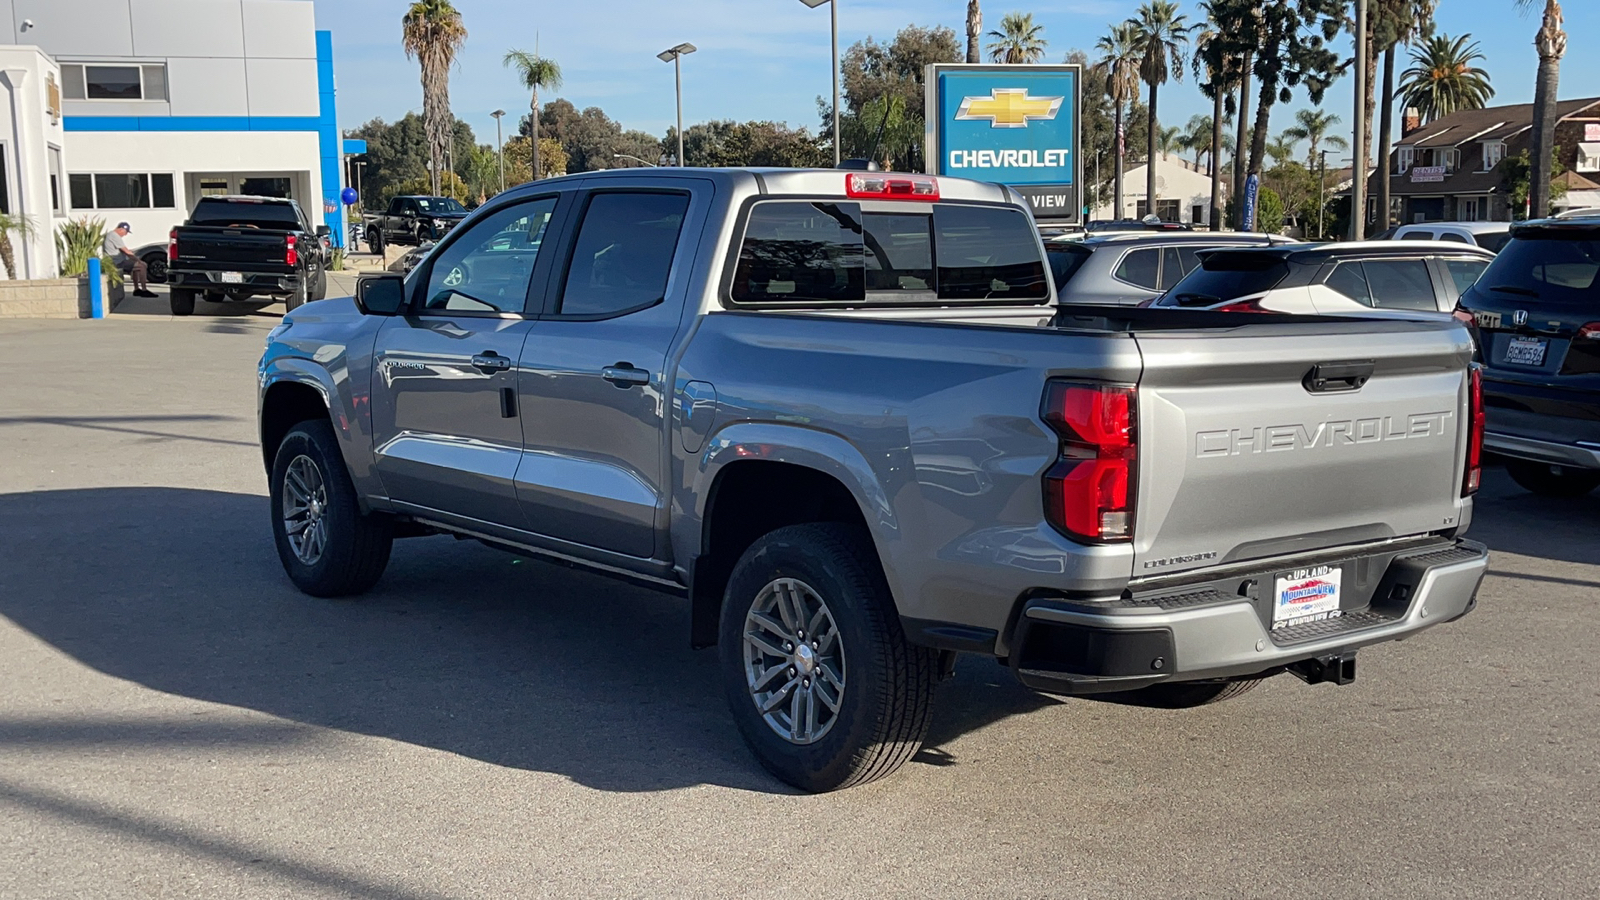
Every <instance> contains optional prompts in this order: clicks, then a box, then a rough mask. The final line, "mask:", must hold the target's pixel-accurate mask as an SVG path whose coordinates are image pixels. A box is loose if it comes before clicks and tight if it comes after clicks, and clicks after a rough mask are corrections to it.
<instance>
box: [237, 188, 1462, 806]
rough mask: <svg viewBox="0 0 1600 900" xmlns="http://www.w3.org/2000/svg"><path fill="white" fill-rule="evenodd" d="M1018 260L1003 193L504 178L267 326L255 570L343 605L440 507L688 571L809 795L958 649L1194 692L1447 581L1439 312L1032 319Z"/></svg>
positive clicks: (772, 748)
mask: <svg viewBox="0 0 1600 900" xmlns="http://www.w3.org/2000/svg"><path fill="white" fill-rule="evenodd" d="M935 260H937V265H935ZM1047 271H1048V270H1047V269H1046V266H1045V260H1044V248H1043V246H1042V242H1041V241H1040V239H1039V237H1038V234H1037V232H1036V231H1035V229H1034V225H1033V221H1032V218H1031V215H1030V213H1029V211H1028V207H1027V204H1026V202H1025V201H1024V200H1023V199H1022V198H1021V197H1020V196H1019V195H1018V194H1016V192H1014V191H1011V190H1009V189H1007V188H1004V187H1001V186H998V185H994V184H986V183H979V182H972V181H964V180H960V179H949V178H934V177H931V176H926V175H900V174H889V173H874V172H845V171H838V170H816V169H811V170H776V169H763V170H759V171H744V170H737V169H679V168H660V169H625V170H613V171H607V172H586V173H584V174H582V175H581V176H574V177H564V178H552V179H548V180H542V181H537V182H532V183H529V184H524V185H520V186H518V187H515V188H513V189H511V190H509V191H506V192H504V193H502V194H499V195H497V196H496V197H494V198H493V199H492V200H490V201H489V202H488V203H486V204H485V205H484V207H483V208H482V209H480V210H478V211H477V212H475V213H474V214H473V215H472V216H471V217H470V218H468V219H467V220H466V221H465V222H463V223H462V224H461V225H460V226H459V227H457V228H456V229H455V230H454V231H452V232H451V233H450V234H448V235H446V236H445V237H444V238H443V239H442V240H441V241H440V242H439V245H438V246H437V247H435V248H434V250H433V252H431V253H429V254H427V256H425V257H424V258H423V259H422V261H421V263H420V264H419V265H418V266H417V268H416V269H415V270H413V271H412V273H411V274H410V275H409V276H406V277H404V278H402V277H401V276H399V275H396V274H380V275H374V276H365V277H363V278H362V280H361V281H360V282H359V284H358V288H357V291H356V296H355V297H354V298H335V299H331V300H326V301H323V302H321V303H315V304H311V305H310V306H307V307H304V308H302V309H299V310H296V311H295V312H293V313H291V314H289V315H288V316H286V317H285V318H284V321H283V323H282V325H281V326H280V327H278V328H276V329H274V330H273V332H272V333H271V336H270V337H269V339H268V343H267V347H266V350H265V353H264V355H263V356H262V359H261V363H260V368H259V372H258V375H259V380H258V384H259V387H260V391H261V393H260V398H259V404H260V405H259V411H260V435H261V447H262V460H263V463H264V465H265V466H266V468H267V470H268V475H269V486H270V494H271V499H270V504H269V507H268V508H269V509H270V511H271V528H272V532H273V540H274V542H275V544H276V548H277V551H278V555H279V558H280V560H281V561H282V564H283V567H284V570H285V572H286V573H287V574H288V576H289V578H290V579H291V580H292V581H293V582H294V583H295V584H296V585H298V586H299V587H300V588H301V589H302V590H303V591H306V592H307V593H310V594H313V595H317V596H340V595H350V594H359V593H361V592H363V591H365V590H367V589H369V588H371V587H372V586H373V584H374V583H376V582H377V580H378V579H379V578H380V577H381V575H382V573H383V571H384V567H385V565H386V564H387V562H388V559H389V555H390V550H391V546H392V543H393V540H394V538H395V537H396V536H400V535H419V534H427V533H444V534H451V535H456V536H458V537H463V538H474V539H477V540H480V541H482V542H484V543H486V544H488V545H490V546H493V547H498V548H501V549H505V550H509V551H512V552H516V553H523V554H530V555H535V556H542V557H546V558H550V559H554V560H556V561H559V562H562V563H565V564H569V565H576V566H582V567H589V568H592V569H594V570H596V571H599V572H603V573H606V574H609V575H612V576H615V577H621V578H627V579H630V580H633V581H635V582H637V583H640V584H644V585H649V586H651V587H655V588H658V589H661V590H664V591H668V592H672V593H676V594H679V595H687V597H688V603H687V604H686V607H687V610H688V613H689V620H690V621H689V629H688V631H689V636H690V641H691V643H692V644H694V645H696V646H717V647H719V648H720V651H721V660H720V676H719V677H720V679H721V682H722V686H723V689H724V691H725V693H726V695H727V699H728V702H729V709H730V711H731V713H732V715H733V717H734V720H735V721H736V722H737V724H738V727H739V729H740V731H741V733H742V734H743V736H744V738H745V741H746V742H747V743H748V745H749V746H750V748H751V749H752V751H753V752H754V754H755V756H756V758H757V759H758V760H759V761H760V762H761V763H762V764H763V765H764V766H766V767H767V768H768V769H769V770H770V771H772V772H773V773H774V774H776V775H777V776H778V777H779V778H782V779H783V780H785V781H787V782H789V783H791V784H794V785H797V786H799V787H801V788H803V789H806V790H812V791H821V790H832V789H836V788H841V787H847V786H850V785H853V784H859V783H862V782H866V781H870V780H873V779H875V778H879V777H882V776H884V775H887V774H889V773H890V772H893V771H894V770H895V769H897V768H898V767H899V766H900V765H902V764H904V763H905V762H906V761H907V760H909V759H910V758H912V756H913V755H914V754H916V753H917V751H918V748H919V746H920V744H921V742H922V739H923V736H924V735H925V734H926V732H927V728H928V723H929V716H930V711H931V709H932V698H933V690H934V686H935V684H936V683H937V682H938V681H939V680H940V678H941V677H942V676H943V675H946V674H948V673H950V672H951V671H952V667H953V665H954V659H955V654H956V653H957V652H972V653H980V654H983V655H985V656H988V657H990V658H994V659H998V660H1000V661H1001V662H1003V663H1006V664H1007V665H1009V666H1010V668H1011V669H1012V671H1013V672H1014V673H1015V674H1016V677H1018V678H1019V679H1020V680H1021V681H1022V682H1023V683H1024V684H1026V685H1029V686H1032V687H1034V688H1037V689H1040V690H1046V691H1052V692H1057V693H1067V694H1079V693H1085V694H1087V693H1095V692H1108V691H1109V692H1117V693H1118V695H1119V696H1122V697H1124V698H1126V699H1127V700H1128V701H1129V702H1138V703H1147V704H1153V705H1160V706H1165V707H1182V706H1195V705H1199V704H1202V703H1209V702H1214V701H1218V700H1223V699H1227V698H1229V697H1233V696H1237V695H1238V694H1240V693H1242V692H1243V691H1245V690H1247V689H1248V688H1249V687H1251V686H1253V685H1255V684H1256V683H1258V682H1259V681H1260V680H1261V679H1264V678H1266V677H1269V676H1272V675H1276V674H1279V673H1283V672H1293V673H1295V674H1296V675H1298V676H1300V677H1302V678H1304V679H1306V680H1308V681H1311V682H1313V683H1318V682H1329V683H1347V682H1348V681H1350V680H1351V679H1353V678H1354V675H1355V653H1356V651H1357V649H1358V648H1361V647H1365V646H1368V645H1371V644H1376V643H1379V642H1384V641H1390V640H1395V639H1399V638H1403V637H1408V636H1410V635H1412V634H1415V633H1416V632H1419V631H1421V630H1423V629H1425V628H1428V627H1431V626H1433V625H1436V624H1438V623H1441V622H1448V621H1451V620H1452V619H1455V618H1458V617H1460V616H1462V615H1464V614H1466V613H1467V612H1469V611H1470V610H1471V609H1472V607H1473V602H1474V595H1475V592H1476V590H1477V586H1478V583H1479V581H1480V580H1481V578H1482V577H1483V574H1484V571H1485V569H1486V567H1487V554H1486V551H1485V550H1484V548H1483V547H1482V546H1481V545H1479V544H1475V543H1472V542H1469V541H1466V540H1464V538H1463V537H1462V529H1463V528H1464V527H1465V525H1466V523H1467V522H1468V521H1469V520H1470V518H1471V509H1472V502H1473V501H1472V498H1471V487H1472V486H1473V485H1474V484H1476V480H1477V475H1476V471H1477V466H1478V465H1479V459H1478V456H1477V449H1476V448H1477V446H1478V444H1477V434H1476V432H1474V431H1472V430H1471V429H1472V427H1473V423H1475V422H1478V421H1480V418H1479V417H1478V416H1477V415H1476V409H1475V408H1474V407H1473V406H1472V403H1473V398H1474V397H1476V396H1478V394H1477V392H1476V391H1475V390H1474V389H1473V388H1474V386H1475V385H1476V384H1477V382H1476V380H1475V378H1474V376H1472V375H1471V373H1470V371H1469V360H1470V356H1471V345H1470V341H1469V339H1468V337H1467V335H1466V333H1465V330H1464V329H1462V328H1461V327H1460V325H1459V324H1457V323H1456V322H1454V321H1451V320H1444V321H1426V320H1415V319H1407V320H1359V319H1348V320H1340V321H1337V322H1332V323H1329V322H1327V321H1325V320H1321V319H1316V320H1312V319H1306V318H1302V317H1295V316H1270V315H1269V316H1230V315H1219V314H1214V313H1205V314H1187V313H1181V312H1176V313H1175V312H1172V311H1167V310H1141V309H1134V308H1122V309H1118V308H1109V307H1098V308H1089V307H1076V308H1073V309H1070V310H1066V311H1061V312H1057V310H1056V308H1055V307H1054V301H1055V292H1054V290H1053V289H1052V287H1051V284H1050V280H1049V277H1048V275H1047ZM1352 380H1360V382H1361V383H1360V384H1359V385H1356V386H1355V387H1352V386H1351V381H1352ZM1284 449H1287V450H1290V451H1292V452H1276V451H1280V450H1284ZM1353 472H1359V473H1361V477H1362V487H1361V489H1360V490H1353V489H1352V488H1351V480H1350V479H1351V473H1353ZM463 575H464V577H470V576H469V575H467V574H466V573H463ZM399 662H402V663H403V661H399ZM1396 690H1398V691H1400V692H1401V693H1404V692H1405V691H1406V687H1405V686H1404V685H1396ZM1060 764H1061V765H1070V764H1071V760H1061V761H1060Z"/></svg>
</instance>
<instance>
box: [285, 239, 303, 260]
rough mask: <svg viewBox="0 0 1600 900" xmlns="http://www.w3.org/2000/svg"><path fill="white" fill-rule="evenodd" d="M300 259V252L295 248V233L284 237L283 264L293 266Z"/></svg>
mask: <svg viewBox="0 0 1600 900" xmlns="http://www.w3.org/2000/svg"><path fill="white" fill-rule="evenodd" d="M299 261H300V253H299V251H297V250H295V248H294V235H292V234H291V235H289V236H287V237H285V238H284V239H283V264H284V265H286V266H292V265H294V264H295V263H298V262H299Z"/></svg>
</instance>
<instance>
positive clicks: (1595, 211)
mask: <svg viewBox="0 0 1600 900" xmlns="http://www.w3.org/2000/svg"><path fill="white" fill-rule="evenodd" d="M1596 216H1600V206H1575V207H1573V208H1572V209H1564V210H1562V211H1561V212H1558V213H1556V214H1555V215H1553V216H1551V217H1550V218H1552V219H1588V218H1593V217H1596Z"/></svg>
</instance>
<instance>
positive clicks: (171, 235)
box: [167, 228, 178, 262]
mask: <svg viewBox="0 0 1600 900" xmlns="http://www.w3.org/2000/svg"><path fill="white" fill-rule="evenodd" d="M177 261H178V229H176V228H174V229H172V230H171V231H169V232H167V262H177Z"/></svg>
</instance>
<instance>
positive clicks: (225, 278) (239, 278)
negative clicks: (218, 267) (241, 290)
mask: <svg viewBox="0 0 1600 900" xmlns="http://www.w3.org/2000/svg"><path fill="white" fill-rule="evenodd" d="M222 283H223V284H244V273H242V272H223V273H222Z"/></svg>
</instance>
